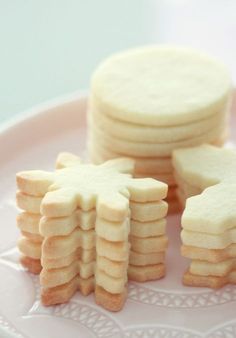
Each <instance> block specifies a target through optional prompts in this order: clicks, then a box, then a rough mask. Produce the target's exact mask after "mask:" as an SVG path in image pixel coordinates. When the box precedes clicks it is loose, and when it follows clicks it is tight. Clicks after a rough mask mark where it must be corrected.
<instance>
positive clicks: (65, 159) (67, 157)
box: [56, 152, 81, 169]
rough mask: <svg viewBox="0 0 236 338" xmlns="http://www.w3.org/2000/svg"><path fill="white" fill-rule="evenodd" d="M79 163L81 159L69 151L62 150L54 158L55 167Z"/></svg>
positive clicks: (60, 167) (71, 165)
mask: <svg viewBox="0 0 236 338" xmlns="http://www.w3.org/2000/svg"><path fill="white" fill-rule="evenodd" d="M80 163H81V159H80V158H79V157H78V156H76V155H74V154H71V153H67V152H63V153H60V154H59V155H58V157H57V160H56V169H63V168H68V167H73V166H75V165H77V164H80Z"/></svg>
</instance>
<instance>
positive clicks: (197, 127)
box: [88, 46, 231, 208]
mask: <svg viewBox="0 0 236 338" xmlns="http://www.w3.org/2000/svg"><path fill="white" fill-rule="evenodd" d="M230 96H231V80H230V76H229V74H228V71H227V69H226V68H225V67H224V65H222V64H221V63H220V62H219V61H217V60H215V59H212V58H211V57H209V56H207V55H205V54H203V53H199V52H197V51H194V50H190V49H186V48H176V47H171V46H161V47H143V48H140V49H134V50H130V51H126V52H123V53H120V54H116V55H114V56H112V57H110V58H108V59H107V60H105V62H103V63H102V64H101V65H100V66H99V67H98V69H97V70H96V72H95V73H94V76H93V78H92V85H91V97H90V102H89V117H88V120H89V141H88V146H89V152H90V157H91V159H92V161H93V162H95V163H100V162H103V161H105V160H107V159H110V158H114V157H120V156H127V157H131V158H134V159H135V160H136V167H135V175H136V177H145V176H149V177H153V178H156V179H158V180H160V181H163V182H166V183H167V184H168V185H169V194H168V201H169V203H170V205H171V207H172V208H174V207H175V206H176V200H177V199H176V182H175V179H174V175H173V168H172V165H171V154H172V151H173V150H174V149H177V148H182V147H189V146H194V145H199V144H202V143H211V144H215V145H222V144H223V143H224V140H225V138H226V136H227V115H228V114H227V113H228V110H229V109H228V107H229V100H230Z"/></svg>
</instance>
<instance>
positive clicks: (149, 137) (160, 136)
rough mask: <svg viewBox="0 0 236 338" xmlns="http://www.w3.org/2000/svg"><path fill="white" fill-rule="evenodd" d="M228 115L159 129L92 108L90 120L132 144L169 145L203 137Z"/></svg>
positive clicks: (224, 114)
mask: <svg viewBox="0 0 236 338" xmlns="http://www.w3.org/2000/svg"><path fill="white" fill-rule="evenodd" d="M228 115H229V114H228V113H227V112H225V111H220V112H217V113H215V114H213V115H211V116H209V117H208V118H205V119H202V120H199V121H194V122H192V123H188V124H182V125H177V126H167V127H164V126H163V127H157V126H147V125H140V124H136V123H129V122H124V121H121V120H118V119H114V118H113V117H111V116H109V115H107V114H103V113H101V112H99V111H98V110H97V109H96V107H94V109H93V108H92V107H91V109H90V111H89V119H92V120H93V121H94V123H96V125H97V126H99V127H100V128H102V129H103V130H104V131H105V132H106V133H107V134H109V135H111V136H115V137H117V138H121V139H123V140H127V141H132V142H145V143H166V142H167V143H169V142H175V141H181V140H186V139H189V138H193V137H196V136H199V135H202V134H204V133H206V132H208V131H210V130H211V129H214V128H216V127H217V126H219V125H222V124H225V125H226V123H227V120H228Z"/></svg>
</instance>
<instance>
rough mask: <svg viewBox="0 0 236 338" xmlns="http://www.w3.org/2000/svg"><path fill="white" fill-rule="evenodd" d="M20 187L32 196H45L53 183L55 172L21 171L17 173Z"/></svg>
mask: <svg viewBox="0 0 236 338" xmlns="http://www.w3.org/2000/svg"><path fill="white" fill-rule="evenodd" d="M16 183H17V187H18V189H19V190H20V191H21V192H23V193H24V194H28V195H31V196H44V195H45V194H46V192H47V191H48V188H49V186H50V185H51V184H52V183H53V174H52V173H50V172H47V171H41V170H31V171H21V172H19V173H17V175H16Z"/></svg>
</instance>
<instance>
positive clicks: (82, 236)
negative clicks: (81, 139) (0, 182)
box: [17, 154, 167, 311]
mask: <svg viewBox="0 0 236 338" xmlns="http://www.w3.org/2000/svg"><path fill="white" fill-rule="evenodd" d="M133 162H134V161H132V160H130V159H116V160H113V161H108V162H106V163H104V164H102V165H99V166H95V165H91V164H87V165H85V164H81V163H80V160H79V158H77V157H76V156H74V155H71V154H61V155H60V156H59V158H58V160H57V168H58V170H57V171H55V172H54V173H52V172H44V171H37V170H36V171H27V172H21V173H18V174H17V184H18V188H19V189H20V191H21V192H20V193H18V194H17V202H18V206H19V207H20V208H22V209H24V210H26V211H27V212H31V213H32V212H33V213H35V214H36V215H37V220H36V219H35V222H34V233H36V232H37V234H38V236H39V238H40V243H39V244H38V249H39V250H38V252H37V257H36V258H37V263H38V264H39V270H38V271H35V272H36V273H39V272H40V270H41V265H40V259H41V264H42V271H41V273H40V284H41V286H42V293H41V298H42V302H43V304H45V305H52V304H58V303H64V302H66V301H68V300H69V299H70V298H71V297H72V295H73V294H74V293H75V292H76V290H77V289H79V290H80V291H81V293H82V294H83V295H88V294H89V293H90V292H92V291H93V290H94V289H95V298H96V302H97V303H98V304H100V305H102V306H103V307H105V308H107V309H108V310H110V311H118V310H120V309H121V308H122V306H123V304H124V302H125V300H126V294H127V280H128V278H130V279H133V280H136V281H147V280H153V279H159V278H161V277H163V276H164V275H165V265H164V258H165V251H166V248H167V237H166V235H165V219H164V218H165V216H166V213H167V203H166V202H164V201H163V200H162V199H163V198H165V197H166V195H167V185H166V184H164V183H161V182H158V181H156V180H153V179H149V178H144V179H142V178H140V179H133V178H132V176H131V175H130V173H132V171H133V168H134V163H133ZM25 196H27V199H26V198H25ZM39 214H41V215H39ZM18 223H19V222H18ZM22 223H24V222H23V221H22ZM24 226H25V227H26V225H24ZM21 229H23V227H22V226H21ZM27 229H28V230H27V231H28V232H29V229H30V227H29V226H28V228H27ZM31 233H32V231H31ZM39 233H40V235H39ZM23 235H24V236H26V235H25V234H24V232H23ZM35 236H36V235H34V236H32V237H33V239H35V238H36V237H35ZM28 237H29V238H30V239H31V237H30V236H28ZM21 242H22V240H21V241H20V243H21ZM19 247H20V249H21V251H23V252H24V254H25V256H26V260H24V261H23V264H24V266H26V267H28V269H29V270H30V271H32V268H31V267H32V265H31V264H30V262H31V260H32V258H34V256H32V254H31V251H30V250H29V249H30V248H31V247H30V244H29V243H28V244H27V243H26V244H25V248H26V249H25V250H22V245H21V244H20V246H19ZM130 247H131V250H130Z"/></svg>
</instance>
